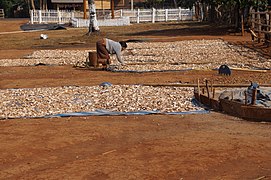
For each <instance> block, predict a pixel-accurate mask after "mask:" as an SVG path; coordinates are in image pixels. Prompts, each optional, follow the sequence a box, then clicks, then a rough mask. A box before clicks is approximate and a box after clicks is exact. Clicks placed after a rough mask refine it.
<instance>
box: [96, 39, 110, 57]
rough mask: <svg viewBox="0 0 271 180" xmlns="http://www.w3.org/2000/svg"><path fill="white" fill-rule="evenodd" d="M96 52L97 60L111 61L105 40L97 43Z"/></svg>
mask: <svg viewBox="0 0 271 180" xmlns="http://www.w3.org/2000/svg"><path fill="white" fill-rule="evenodd" d="M96 51H97V59H110V56H109V53H108V51H107V49H106V46H105V43H104V41H103V40H100V41H97V42H96Z"/></svg>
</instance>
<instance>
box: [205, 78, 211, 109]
mask: <svg viewBox="0 0 271 180" xmlns="http://www.w3.org/2000/svg"><path fill="white" fill-rule="evenodd" d="M205 84H206V91H207V96H208V100H209V106H210V105H211V99H210V92H209V86H208V80H205Z"/></svg>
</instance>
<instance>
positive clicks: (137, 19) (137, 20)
mask: <svg viewBox="0 0 271 180" xmlns="http://www.w3.org/2000/svg"><path fill="white" fill-rule="evenodd" d="M139 13H140V10H139V9H137V14H136V17H137V18H136V22H137V23H139V22H140V19H139V15H140V14H139Z"/></svg>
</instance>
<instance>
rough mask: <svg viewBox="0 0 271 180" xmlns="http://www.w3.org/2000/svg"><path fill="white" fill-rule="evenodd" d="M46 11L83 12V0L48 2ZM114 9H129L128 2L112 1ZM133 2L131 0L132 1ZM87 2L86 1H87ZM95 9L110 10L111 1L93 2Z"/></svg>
mask: <svg viewBox="0 0 271 180" xmlns="http://www.w3.org/2000/svg"><path fill="white" fill-rule="evenodd" d="M48 1H49V2H48V6H49V5H50V7H48V9H60V10H64V9H65V10H83V8H84V7H83V0H48ZM112 1H114V9H130V8H131V7H130V6H131V3H130V0H112ZM132 1H133V0H132ZM87 2H88V1H87ZM95 5H96V9H111V0H95Z"/></svg>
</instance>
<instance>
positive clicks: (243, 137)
mask: <svg viewBox="0 0 271 180" xmlns="http://www.w3.org/2000/svg"><path fill="white" fill-rule="evenodd" d="M25 21H26V20H13V21H8V20H5V23H6V24H8V27H7V26H6V27H5V26H2V25H1V23H0V30H1V31H2V32H4V29H5V30H6V31H15V30H16V31H17V30H18V27H19V25H20V24H22V23H23V22H25ZM0 22H3V21H0ZM5 23H3V24H5ZM154 26H156V25H154ZM157 26H159V28H160V29H161V28H162V27H164V26H168V27H167V29H165V30H160V31H157V30H155V29H151V25H150V24H143V25H133V26H130V27H118V28H119V29H120V30H119V29H118V30H114V28H113V27H111V28H102V32H107V36H109V37H110V36H114V35H115V36H116V37H117V38H120V39H121V38H123V39H128V38H129V39H132V38H149V39H151V38H153V39H154V38H155V40H159V41H175V40H185V39H203V38H204V39H217V38H223V39H225V40H227V41H230V42H233V43H238V44H247V45H249V46H251V43H250V42H249V41H250V36H249V35H248V34H246V36H245V37H242V36H239V35H235V34H227V33H226V32H225V31H226V29H225V28H215V27H211V28H210V27H209V26H207V25H202V26H200V27H201V28H202V29H197V28H196V29H193V28H189V27H187V28H186V29H182V28H180V27H179V26H178V25H176V24H174V23H169V24H166V23H165V24H160V25H157ZM175 26H177V27H175ZM178 27H179V29H178ZM129 28H130V29H129ZM154 30H155V31H154ZM116 31H117V32H116ZM137 31H142V32H137ZM120 32H121V33H120ZM124 32H125V33H127V32H130V35H129V36H128V35H127V34H125V33H124ZM46 33H48V34H49V37H52V36H54V37H55V38H58V37H59V36H60V34H61V33H60V32H54V31H51V32H49V31H48V32H46ZM67 33H74V32H73V30H69V31H68V32H67ZM25 34H26V36H27V37H31V36H37V35H38V34H39V33H32V34H30V33H25ZM102 35H104V34H101V36H102ZM63 36H64V35H63ZM65 36H68V34H65ZM74 36H75V35H74ZM16 37H17V38H18V37H19V36H18V34H17V35H16ZM70 37H72V36H70ZM1 38H2V39H5V41H1V42H2V43H7V44H6V45H5V46H3V45H1V48H0V59H3V58H20V57H22V56H24V55H26V54H29V53H31V52H32V51H34V50H36V49H37V47H33V48H31V47H24V48H23V47H22V45H20V43H23V42H18V45H17V46H15V45H14V43H13V44H12V41H14V39H13V38H15V35H14V36H10V37H7V36H6V35H5V36H3V35H0V39H1ZM74 38H75V37H74ZM96 38H97V37H96ZM7 39H9V40H10V42H11V45H9V44H8V40H7ZM64 40H66V39H64ZM33 41H34V42H30V43H34V44H35V43H36V45H39V42H38V41H36V40H33ZM14 42H15V41H14ZM49 43H52V44H49V45H50V48H53V47H55V48H90V47H92V48H94V46H93V45H94V44H93V42H92V40H87V44H86V45H81V46H74V47H62V46H60V45H58V44H54V43H53V42H49ZM15 44H16V43H15ZM257 48H258V50H261V51H265V52H267V53H268V52H270V51H269V49H267V48H263V47H262V46H260V45H257ZM0 78H1V81H0V88H1V89H5V88H31V87H48V86H64V85H97V84H100V83H101V82H104V81H108V82H111V83H113V84H140V83H164V82H189V83H195V82H197V79H200V81H202V82H203V81H204V79H205V78H207V79H210V80H213V81H214V83H249V81H257V82H259V83H270V79H271V73H270V72H268V73H255V72H240V71H234V73H233V75H232V76H230V77H225V76H218V75H217V72H216V71H187V72H172V73H169V72H165V73H112V72H104V71H100V70H98V71H89V70H82V69H75V68H73V67H71V66H52V67H42V66H39V67H0ZM270 139H271V124H270V123H259V122H248V121H245V120H241V119H239V118H236V117H232V116H228V115H225V114H222V113H216V112H211V113H209V114H201V115H148V116H95V117H94V116H93V117H72V118H52V119H48V118H47V119H46V118H39V119H12V120H2V121H0V147H1V148H0V169H1V170H0V179H257V178H260V179H270V178H271V168H270V167H271V151H270V149H271V142H270Z"/></svg>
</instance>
